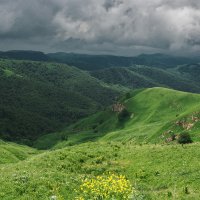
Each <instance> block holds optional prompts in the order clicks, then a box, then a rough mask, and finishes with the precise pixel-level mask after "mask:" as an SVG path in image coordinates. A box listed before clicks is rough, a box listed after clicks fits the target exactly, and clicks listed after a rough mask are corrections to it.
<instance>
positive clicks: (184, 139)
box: [178, 132, 192, 144]
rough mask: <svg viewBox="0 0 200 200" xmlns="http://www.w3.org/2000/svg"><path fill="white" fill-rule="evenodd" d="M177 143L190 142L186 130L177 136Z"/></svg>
mask: <svg viewBox="0 0 200 200" xmlns="http://www.w3.org/2000/svg"><path fill="white" fill-rule="evenodd" d="M178 143H179V144H188V143H192V139H191V137H190V134H189V133H188V132H183V133H180V134H179V136H178Z"/></svg>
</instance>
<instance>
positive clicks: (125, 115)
mask: <svg viewBox="0 0 200 200" xmlns="http://www.w3.org/2000/svg"><path fill="white" fill-rule="evenodd" d="M129 117H130V113H129V112H128V110H127V109H126V108H124V109H123V110H122V111H121V112H120V113H119V114H118V120H119V122H123V121H124V120H126V119H128V118H129Z"/></svg>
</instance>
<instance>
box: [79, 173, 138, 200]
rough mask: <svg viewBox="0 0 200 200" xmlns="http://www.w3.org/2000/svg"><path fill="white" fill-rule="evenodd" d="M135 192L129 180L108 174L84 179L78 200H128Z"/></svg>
mask: <svg viewBox="0 0 200 200" xmlns="http://www.w3.org/2000/svg"><path fill="white" fill-rule="evenodd" d="M134 192H135V190H134V188H133V187H132V186H131V183H130V181H129V180H127V179H126V177H125V176H123V175H116V174H111V173H109V174H108V175H105V174H104V175H102V176H97V177H95V178H92V179H85V180H83V183H82V184H81V186H80V193H81V194H82V195H81V196H79V197H78V198H77V199H78V200H87V199H92V200H102V199H103V200H110V199H119V200H122V199H126V200H127V199H129V198H130V197H131V196H132V195H133V193H134Z"/></svg>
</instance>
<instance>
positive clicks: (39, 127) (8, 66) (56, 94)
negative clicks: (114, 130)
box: [0, 60, 120, 144]
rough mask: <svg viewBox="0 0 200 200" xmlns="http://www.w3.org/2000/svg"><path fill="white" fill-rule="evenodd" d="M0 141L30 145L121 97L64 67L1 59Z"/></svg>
mask: <svg viewBox="0 0 200 200" xmlns="http://www.w3.org/2000/svg"><path fill="white" fill-rule="evenodd" d="M0 94H1V101H0V138H3V139H6V140H12V141H18V142H26V143H28V144H31V141H32V140H33V139H36V138H37V137H38V136H40V135H43V134H45V133H50V132H54V131H57V130H61V129H62V128H63V127H65V126H67V125H69V124H70V123H72V122H75V121H76V120H77V119H80V118H82V117H85V116H88V115H89V114H92V113H94V112H96V111H97V110H99V109H102V108H103V107H106V106H108V105H110V104H111V103H112V102H113V100H114V99H115V98H116V97H117V96H118V95H119V94H120V93H119V92H118V91H116V90H114V89H112V88H109V86H107V85H106V84H102V83H101V82H100V81H98V80H96V79H95V78H93V77H91V76H90V75H89V74H88V73H87V72H83V71H81V70H79V69H77V68H74V67H69V66H67V65H63V64H55V63H45V62H31V61H15V60H0Z"/></svg>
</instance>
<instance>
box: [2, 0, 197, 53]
mask: <svg viewBox="0 0 200 200" xmlns="http://www.w3.org/2000/svg"><path fill="white" fill-rule="evenodd" d="M0 44H1V45H0V48H1V49H13V48H15V49H21V48H25V49H28V48H29V49H37V47H38V50H45V51H60V50H62V51H75V52H82V53H84V52H87V53H90V52H92V53H95V52H97V53H109V52H110V53H112V54H122V55H134V54H138V53H143V52H145V53H154V52H166V53H177V54H182V53H186V54H189V53H191V54H192V53H196V54H197V53H199V50H200V3H199V2H198V1H196V0H143V1H141V0H84V1H82V0H56V1H55V0H34V1H31V0H15V1H13V0H6V1H5V0H0Z"/></svg>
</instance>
